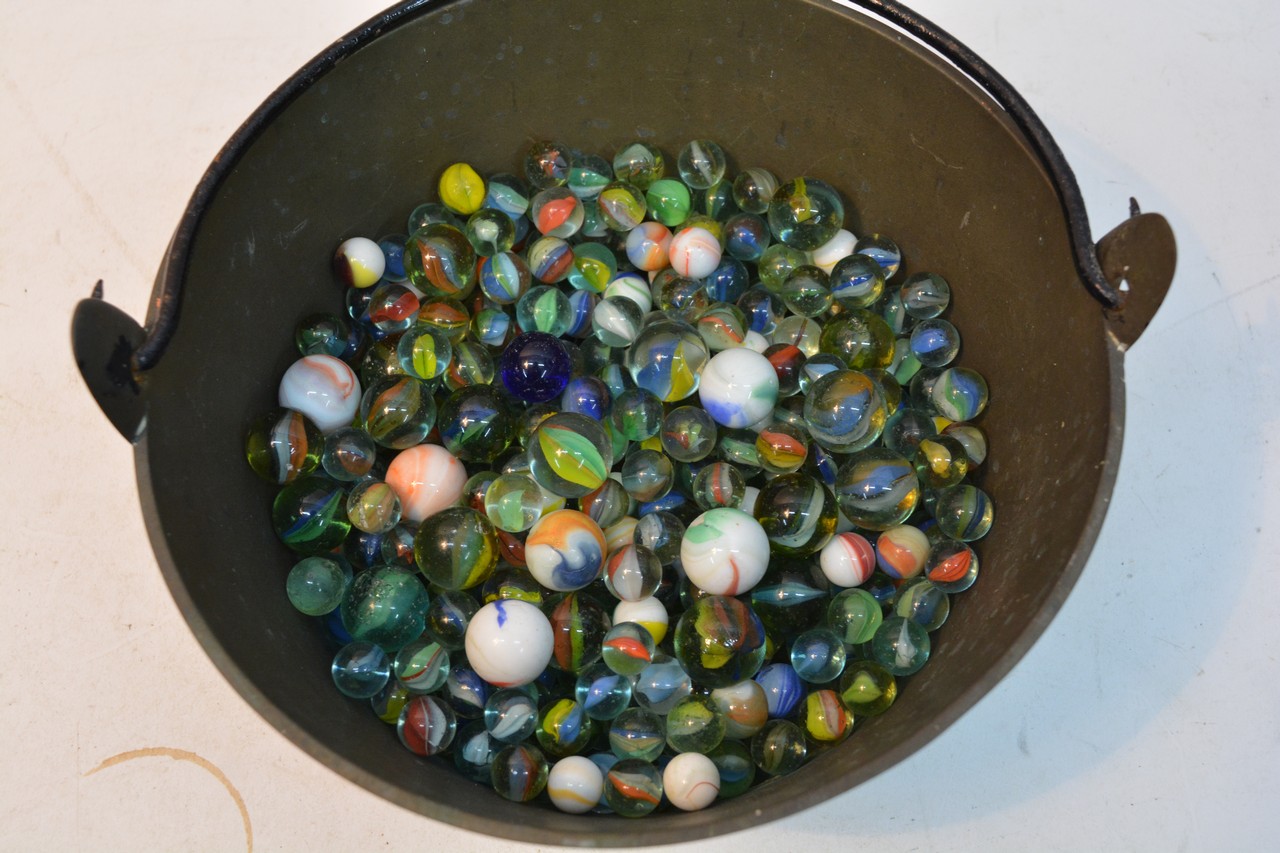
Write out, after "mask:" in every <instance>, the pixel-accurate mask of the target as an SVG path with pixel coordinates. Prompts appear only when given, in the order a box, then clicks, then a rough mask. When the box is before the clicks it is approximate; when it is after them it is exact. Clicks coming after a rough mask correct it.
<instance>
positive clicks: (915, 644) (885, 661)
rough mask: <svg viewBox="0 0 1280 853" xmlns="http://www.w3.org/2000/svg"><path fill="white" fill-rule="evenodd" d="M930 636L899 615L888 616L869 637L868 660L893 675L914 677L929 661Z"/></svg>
mask: <svg viewBox="0 0 1280 853" xmlns="http://www.w3.org/2000/svg"><path fill="white" fill-rule="evenodd" d="M929 647H930V643H929V633H928V632H927V631H925V629H924V628H922V627H921V626H919V625H917V624H916V623H915V622H912V621H911V620H910V619H904V618H903V617H901V616H889V617H887V618H886V619H885V620H884V622H883V623H881V625H880V627H879V628H878V629H876V633H875V636H874V637H872V638H871V658H872V659H873V660H874V661H875V662H876V663H878V664H880V665H881V666H883V667H884V668H885V669H887V670H888V671H889V672H891V673H892V674H893V675H896V676H903V675H914V674H915V673H917V672H919V671H920V670H921V669H922V668H923V667H924V665H925V664H926V663H927V662H928V661H929Z"/></svg>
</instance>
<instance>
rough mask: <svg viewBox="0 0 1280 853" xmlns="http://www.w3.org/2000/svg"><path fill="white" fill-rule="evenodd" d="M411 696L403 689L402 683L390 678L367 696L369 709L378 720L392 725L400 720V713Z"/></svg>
mask: <svg viewBox="0 0 1280 853" xmlns="http://www.w3.org/2000/svg"><path fill="white" fill-rule="evenodd" d="M411 698H413V697H412V696H411V695H410V694H409V691H408V690H405V689H404V685H403V684H401V683H400V682H398V681H396V680H395V679H390V680H388V681H387V683H386V684H385V685H384V686H383V688H382V689H381V690H379V691H378V692H377V693H375V694H373V696H371V697H369V709H370V710H372V711H373V715H374V716H375V717H377V718H378V719H379V720H381V721H382V722H384V723H386V724H387V725H389V726H394V725H395V724H396V723H397V722H398V721H399V720H400V714H401V712H402V711H404V706H405V705H407V704H408V703H409V700H410V699H411Z"/></svg>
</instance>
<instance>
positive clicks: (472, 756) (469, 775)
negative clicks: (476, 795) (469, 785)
mask: <svg viewBox="0 0 1280 853" xmlns="http://www.w3.org/2000/svg"><path fill="white" fill-rule="evenodd" d="M501 747H502V744H500V743H499V742H498V741H496V740H494V738H493V736H492V735H490V734H489V732H488V731H486V730H485V727H484V724H483V723H481V722H479V721H478V720H472V721H471V722H469V723H467V724H466V725H465V726H463V727H462V728H461V729H459V730H458V733H457V734H456V735H454V738H453V748H452V750H451V751H452V752H453V763H454V766H455V767H457V768H458V772H459V773H461V774H462V775H463V777H464V778H466V779H470V780H471V781H472V782H479V783H481V784H484V785H488V784H489V781H490V778H489V774H490V769H489V766H490V765H491V764H492V763H493V757H494V756H495V755H497V754H498V750H499V749H501Z"/></svg>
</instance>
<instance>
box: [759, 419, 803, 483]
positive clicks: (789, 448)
mask: <svg viewBox="0 0 1280 853" xmlns="http://www.w3.org/2000/svg"><path fill="white" fill-rule="evenodd" d="M808 438H809V436H808V434H807V433H806V431H805V430H804V428H803V427H801V426H794V425H792V424H789V423H785V422H782V421H780V420H775V421H773V422H772V423H770V424H768V425H766V426H763V427H761V428H760V432H759V433H758V434H757V435H756V458H757V459H758V460H759V462H760V467H761V468H763V469H764V470H765V471H768V472H769V473H770V474H789V473H791V472H793V471H798V470H799V469H800V466H802V465H803V464H804V462H805V459H807V458H808V455H809V447H808Z"/></svg>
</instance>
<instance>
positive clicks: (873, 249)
mask: <svg viewBox="0 0 1280 853" xmlns="http://www.w3.org/2000/svg"><path fill="white" fill-rule="evenodd" d="M853 250H854V252H856V253H857V254H859V255H866V256H867V257H868V258H871V260H873V261H875V262H876V264H877V265H879V267H880V269H881V270H882V271H883V272H884V277H885V279H886V280H887V279H890V278H893V276H894V275H895V274H896V273H897V272H898V267H899V266H901V264H902V251H901V250H900V249H899V248H898V244H897V243H895V242H893V240H891V239H889V238H888V237H886V236H885V235H883V234H865V235H863V236H862V237H859V238H858V242H857V243H856V244H854V247H853Z"/></svg>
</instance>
